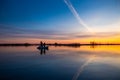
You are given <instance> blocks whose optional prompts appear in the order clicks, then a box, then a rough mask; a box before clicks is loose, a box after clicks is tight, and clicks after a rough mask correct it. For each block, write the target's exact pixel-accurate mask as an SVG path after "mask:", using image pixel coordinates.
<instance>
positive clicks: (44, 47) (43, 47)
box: [37, 46, 48, 50]
mask: <svg viewBox="0 0 120 80" xmlns="http://www.w3.org/2000/svg"><path fill="white" fill-rule="evenodd" d="M37 49H46V50H48V46H38V47H37Z"/></svg>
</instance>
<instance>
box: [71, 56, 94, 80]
mask: <svg viewBox="0 0 120 80" xmlns="http://www.w3.org/2000/svg"><path fill="white" fill-rule="evenodd" d="M94 58H95V56H94V55H93V56H91V57H90V58H89V59H88V60H87V61H86V62H85V63H84V64H83V65H82V66H81V67H80V68H79V69H78V71H77V73H76V74H75V75H74V76H73V78H72V80H77V79H78V77H79V76H80V74H81V73H82V71H83V70H84V68H85V67H86V66H87V65H88V64H89V63H90V62H91V61H92V60H94Z"/></svg>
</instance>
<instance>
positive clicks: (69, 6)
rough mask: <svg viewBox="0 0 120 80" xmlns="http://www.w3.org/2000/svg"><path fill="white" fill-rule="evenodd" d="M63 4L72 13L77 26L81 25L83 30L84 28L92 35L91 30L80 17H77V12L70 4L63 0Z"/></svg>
mask: <svg viewBox="0 0 120 80" xmlns="http://www.w3.org/2000/svg"><path fill="white" fill-rule="evenodd" d="M64 2H65V4H66V5H67V6H68V8H69V9H70V11H71V12H72V13H73V15H74V16H75V18H76V19H77V20H78V22H79V24H80V25H82V26H83V27H84V28H86V29H87V30H88V31H89V32H92V33H93V31H92V29H91V28H90V27H89V26H88V25H87V24H86V23H85V22H84V21H83V20H82V19H81V17H80V16H79V14H78V12H77V11H76V10H75V8H74V7H73V5H72V3H71V2H70V1H69V0H64Z"/></svg>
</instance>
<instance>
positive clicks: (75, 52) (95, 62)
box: [0, 46, 120, 80]
mask: <svg viewBox="0 0 120 80" xmlns="http://www.w3.org/2000/svg"><path fill="white" fill-rule="evenodd" d="M36 47H37V46H30V47H0V80H120V46H95V47H90V46H81V47H78V48H74V47H54V46H50V47H49V50H46V51H42V52H41V51H39V50H38V49H37V48H36Z"/></svg>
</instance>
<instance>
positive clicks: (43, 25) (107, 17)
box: [0, 0, 120, 43]
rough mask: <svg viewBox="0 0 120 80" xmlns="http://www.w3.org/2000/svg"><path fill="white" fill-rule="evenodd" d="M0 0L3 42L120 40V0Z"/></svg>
mask: <svg viewBox="0 0 120 80" xmlns="http://www.w3.org/2000/svg"><path fill="white" fill-rule="evenodd" d="M68 1H70V2H71V4H72V5H73V7H74V9H75V10H76V12H77V13H78V14H79V16H80V18H81V19H82V20H83V21H84V22H85V24H87V25H88V26H89V28H90V29H92V30H93V31H94V32H95V34H91V33H90V32H89V31H88V30H87V29H86V28H84V27H83V25H82V24H79V22H78V21H77V19H76V17H75V16H74V15H73V14H72V12H71V11H70V9H69V8H68V6H67V5H66V4H65V2H64V0H0V43H12V42H32V43H37V42H39V41H40V40H44V41H46V42H65V43H67V42H68V43H69V42H83V43H85V42H90V41H97V42H115V43H117V42H120V0H68Z"/></svg>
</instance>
